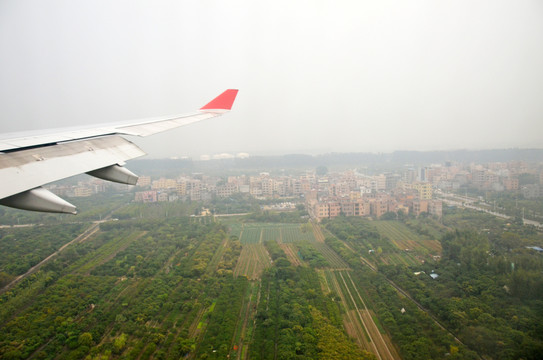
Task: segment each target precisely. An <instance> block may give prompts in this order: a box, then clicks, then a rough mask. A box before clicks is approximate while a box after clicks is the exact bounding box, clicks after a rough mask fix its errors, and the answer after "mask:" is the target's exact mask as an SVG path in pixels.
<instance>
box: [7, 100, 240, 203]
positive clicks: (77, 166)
mask: <svg viewBox="0 0 543 360" xmlns="http://www.w3.org/2000/svg"><path fill="white" fill-rule="evenodd" d="M237 92H238V90H234V89H229V90H226V91H224V92H223V93H222V94H221V95H219V96H217V97H216V98H215V99H213V100H212V101H211V102H209V103H208V104H206V105H205V106H203V107H202V108H200V109H199V110H198V111H197V112H195V113H192V114H188V115H179V116H170V117H165V118H155V119H147V120H136V121H130V122H123V123H117V124H111V125H105V126H98V127H94V128H84V129H64V130H59V131H54V132H46V133H40V134H31V135H28V134H17V135H15V136H13V134H12V135H9V134H6V135H3V136H0V180H1V183H2V184H1V185H2V186H0V204H1V205H6V206H11V207H17V208H22V209H26V210H35V211H48V212H66V213H75V212H76V209H75V207H74V206H73V205H71V204H69V203H68V202H66V201H64V200H62V199H61V198H59V197H58V196H56V195H54V194H52V193H50V192H48V191H47V190H45V189H43V188H41V185H44V184H47V183H50V182H53V181H57V180H60V179H64V178H67V177H70V176H74V175H78V174H82V173H87V174H89V175H92V176H95V177H99V178H101V179H105V180H110V181H116V182H120V183H125V184H135V183H136V181H137V176H136V175H135V174H133V173H131V172H130V171H129V170H127V169H125V168H124V167H122V166H123V165H124V163H125V161H127V160H130V159H134V158H136V157H139V156H142V155H144V154H145V153H144V152H143V151H142V150H141V149H140V148H138V147H137V146H136V145H135V144H133V143H132V142H130V141H128V140H126V139H124V138H123V137H121V136H119V135H134V136H148V135H152V134H156V133H159V132H163V131H166V130H170V129H173V128H176V127H179V126H184V125H188V124H191V123H194V122H197V121H201V120H205V119H209V118H212V117H216V116H219V115H222V114H224V113H225V112H228V111H230V110H231V108H232V104H233V103H234V100H235V98H236V95H237Z"/></svg>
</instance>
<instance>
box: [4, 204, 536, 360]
mask: <svg viewBox="0 0 543 360" xmlns="http://www.w3.org/2000/svg"><path fill="white" fill-rule="evenodd" d="M124 200H126V199H124ZM124 200H123V199H122V197H120V198H119V199H113V200H111V201H104V203H103V204H96V206H97V209H105V208H107V209H108V211H109V213H108V214H111V217H114V218H117V219H119V220H116V221H114V220H111V219H109V220H108V221H106V222H102V223H100V225H99V227H98V225H97V224H92V223H91V222H90V221H87V220H90V219H91V218H93V217H94V215H93V214H95V210H96V209H95V208H94V207H93V206H92V203H89V205H90V206H89V210H88V214H89V215H88V217H87V218H85V219H87V220H83V221H81V222H80V223H73V224H72V223H67V222H64V221H65V219H64V218H54V219H53V218H52V219H49V220H50V222H49V223H48V225H47V224H46V225H40V226H38V225H36V226H28V227H25V228H14V227H8V228H3V229H0V254H2V256H0V286H2V287H4V286H5V285H6V284H8V283H10V282H11V281H12V280H13V279H15V277H17V276H19V275H21V274H24V273H25V272H26V271H28V269H30V268H31V267H32V266H33V265H35V264H37V263H39V262H40V261H42V260H43V259H45V258H46V257H47V256H49V255H50V254H52V253H54V252H55V251H57V250H59V249H60V248H61V247H62V246H63V245H65V244H67V243H70V242H71V243H70V245H68V246H66V247H65V248H63V249H62V251H60V252H59V253H58V254H57V255H56V256H54V257H52V258H51V259H49V260H47V261H46V262H45V263H44V265H43V266H42V267H41V268H40V269H39V270H37V271H36V272H34V273H33V274H30V275H28V276H26V277H24V278H23V279H22V280H21V281H19V282H18V283H17V284H16V285H14V286H13V287H11V288H9V289H8V288H5V289H2V290H1V291H2V292H1V293H0V334H1V336H0V358H2V359H28V358H34V359H88V360H94V359H175V360H178V359H180V358H187V359H224V358H227V357H229V358H231V359H233V358H240V359H373V358H375V356H374V355H372V354H371V353H373V354H379V357H380V358H381V359H398V358H400V357H401V358H402V359H430V358H431V359H477V358H481V357H484V358H489V359H490V358H492V359H536V358H540V357H541V354H543V335H542V334H543V325H542V324H543V313H542V312H541V309H543V302H542V300H541V299H543V276H542V273H543V258H542V257H541V254H540V253H538V252H537V251H536V250H533V249H531V248H527V246H543V235H542V234H541V233H539V232H537V231H536V230H535V229H534V228H532V227H527V226H522V225H521V224H519V223H518V222H515V221H510V222H508V221H503V220H499V219H496V218H495V217H493V216H491V215H488V214H483V213H476V212H473V211H468V210H460V209H449V208H447V209H446V210H445V214H444V217H443V219H442V220H441V221H438V220H436V219H434V218H432V217H424V216H421V217H419V218H412V217H407V216H404V217H400V218H399V219H393V218H391V219H389V220H379V221H371V220H369V219H365V218H359V217H356V218H355V217H352V218H350V217H342V216H340V217H338V218H336V219H333V220H327V221H323V224H322V225H317V224H313V223H311V222H308V221H307V218H306V213H305V211H304V210H303V209H302V208H301V207H299V208H298V209H297V210H296V211H292V212H288V213H287V212H282V213H272V212H256V213H253V214H249V215H247V216H236V217H224V218H222V217H221V218H213V217H191V216H190V215H192V214H194V212H195V211H197V210H198V209H199V207H200V206H201V204H197V203H192V204H183V203H161V204H128V205H126V204H124V203H123V201H124ZM234 200H235V201H237V202H238V203H239V204H238V205H240V206H242V203H243V199H241V198H240V199H237V198H236V199H234ZM247 205H249V206H251V207H254V205H255V204H253V203H249V204H247ZM8 213H9V214H13V213H11V212H10V211H8ZM3 214H4V215H5V216H7V215H6V213H3ZM9 216H11V215H9ZM13 219H16V218H12V220H13ZM88 229H90V230H92V231H90V230H89V231H87V230H88ZM83 233H85V234H86V235H85V236H80V235H81V234H83ZM87 235H88V236H87ZM74 239H75V241H73V240H74ZM72 241H73V242H72ZM431 274H435V275H438V277H436V278H432V277H431V276H430V275H431ZM435 275H434V277H435ZM370 352H371V353H370Z"/></svg>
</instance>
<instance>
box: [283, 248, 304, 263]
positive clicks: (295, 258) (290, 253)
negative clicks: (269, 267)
mask: <svg viewBox="0 0 543 360" xmlns="http://www.w3.org/2000/svg"><path fill="white" fill-rule="evenodd" d="M279 247H280V248H281V249H283V251H284V252H285V254H286V255H287V259H288V261H290V263H291V264H292V265H294V266H301V265H302V262H301V261H300V258H298V256H297V255H296V254H295V253H294V250H293V249H292V244H285V243H280V244H279Z"/></svg>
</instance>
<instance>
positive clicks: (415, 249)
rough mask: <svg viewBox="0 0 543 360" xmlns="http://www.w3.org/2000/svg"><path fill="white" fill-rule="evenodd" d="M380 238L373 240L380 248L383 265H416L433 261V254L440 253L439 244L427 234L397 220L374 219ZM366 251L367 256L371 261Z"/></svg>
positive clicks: (437, 254) (374, 260)
mask: <svg viewBox="0 0 543 360" xmlns="http://www.w3.org/2000/svg"><path fill="white" fill-rule="evenodd" d="M372 224H373V225H375V228H376V229H377V231H378V233H379V235H380V238H381V240H380V241H375V240H374V241H373V242H374V243H375V245H377V246H378V247H380V248H381V249H382V254H380V256H379V260H380V261H382V263H384V264H385V265H406V266H417V265H420V264H421V263H423V262H426V261H430V262H433V261H434V256H440V255H441V244H440V243H439V241H438V240H435V239H431V238H429V237H428V236H427V235H421V234H417V233H415V232H413V231H412V230H411V229H410V228H409V227H407V226H406V225H405V224H403V223H401V222H398V221H374V222H372ZM370 255H371V254H369V251H368V256H367V258H368V259H369V260H372V262H376V261H377V262H379V261H378V260H377V259H371V258H372V257H374V256H370Z"/></svg>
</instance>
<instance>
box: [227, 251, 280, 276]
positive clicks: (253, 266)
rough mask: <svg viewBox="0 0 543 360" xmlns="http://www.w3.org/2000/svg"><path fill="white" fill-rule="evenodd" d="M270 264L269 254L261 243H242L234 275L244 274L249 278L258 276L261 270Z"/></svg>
mask: <svg viewBox="0 0 543 360" xmlns="http://www.w3.org/2000/svg"><path fill="white" fill-rule="evenodd" d="M270 265H271V263H270V256H269V254H268V252H267V251H266V248H265V247H264V245H262V244H255V243H252V244H244V245H243V247H242V249H241V254H240V256H239V260H238V263H237V265H236V268H235V269H234V276H235V277H238V276H245V277H247V278H248V279H249V280H256V279H258V278H260V275H261V274H262V271H263V270H264V269H266V268H268V267H269V266H270Z"/></svg>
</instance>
